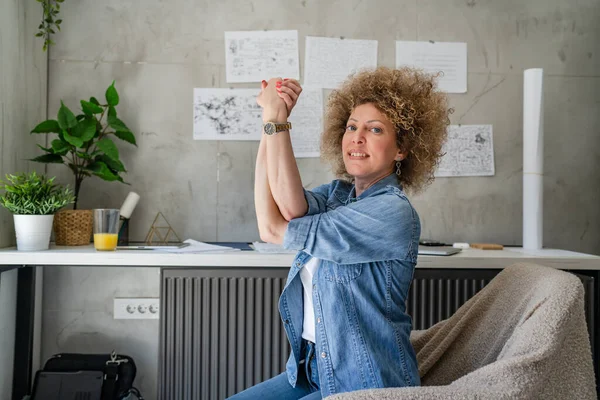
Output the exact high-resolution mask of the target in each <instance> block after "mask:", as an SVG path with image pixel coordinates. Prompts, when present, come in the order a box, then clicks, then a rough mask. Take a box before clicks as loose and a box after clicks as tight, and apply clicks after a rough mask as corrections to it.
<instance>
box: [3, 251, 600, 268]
mask: <svg viewBox="0 0 600 400" xmlns="http://www.w3.org/2000/svg"><path fill="white" fill-rule="evenodd" d="M293 259H294V255H293V254H264V253H258V252H256V251H236V252H230V253H195V254H191V253H187V254H176V253H167V252H163V251H157V250H118V251H114V252H99V251H96V250H94V247H93V246H91V245H90V246H78V247H66V246H52V247H51V248H50V250H46V251H37V252H30V251H17V250H16V249H15V248H6V249H0V265H39V266H42V265H57V266H59V265H64V266H115V267H117V266H134V267H289V266H290V265H291V264H292V261H293ZM516 262H533V263H537V264H542V265H547V266H550V267H554V268H560V269H578V270H586V269H587V270H600V256H595V255H590V254H584V253H576V252H572V251H566V250H552V249H542V250H523V249H522V248H517V247H508V248H505V249H504V250H479V249H464V250H463V251H462V252H460V253H458V254H455V255H452V256H419V259H418V262H417V268H488V269H495V268H504V267H506V266H508V265H510V264H514V263H516Z"/></svg>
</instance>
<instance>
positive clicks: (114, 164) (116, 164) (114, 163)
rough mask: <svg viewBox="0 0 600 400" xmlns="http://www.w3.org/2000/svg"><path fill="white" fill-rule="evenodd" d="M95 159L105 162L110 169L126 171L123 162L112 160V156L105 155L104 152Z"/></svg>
mask: <svg viewBox="0 0 600 400" xmlns="http://www.w3.org/2000/svg"><path fill="white" fill-rule="evenodd" d="M96 161H102V162H103V163H105V164H106V165H108V167H109V168H110V169H112V170H113V171H116V172H127V171H126V170H125V166H124V165H123V163H122V162H121V161H119V160H113V159H112V158H110V157H108V156H106V155H105V154H103V155H100V156H97V157H96Z"/></svg>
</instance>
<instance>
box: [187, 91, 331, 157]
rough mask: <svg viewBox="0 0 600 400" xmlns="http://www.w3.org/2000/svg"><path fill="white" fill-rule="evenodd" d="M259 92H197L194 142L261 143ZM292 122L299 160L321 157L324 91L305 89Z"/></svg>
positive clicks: (195, 93) (291, 119)
mask: <svg viewBox="0 0 600 400" xmlns="http://www.w3.org/2000/svg"><path fill="white" fill-rule="evenodd" d="M258 93H259V89H258V88H257V89H215V88H196V89H194V139H195V140H260V138H261V135H262V108H261V107H260V106H259V105H258V104H256V96H258ZM289 121H290V122H291V123H292V131H293V134H292V135H291V138H292V147H293V149H294V155H295V156H296V157H297V158H305V157H319V155H320V150H319V145H320V138H321V132H322V130H323V91H322V90H321V89H304V90H303V91H302V95H301V96H300V97H299V99H298V103H297V104H296V106H295V107H294V109H293V111H292V114H291V115H290V118H289Z"/></svg>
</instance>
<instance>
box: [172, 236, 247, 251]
mask: <svg viewBox="0 0 600 400" xmlns="http://www.w3.org/2000/svg"><path fill="white" fill-rule="evenodd" d="M183 243H189V244H190V245H189V246H186V247H182V248H180V249H164V250H162V251H167V252H169V253H222V252H229V251H240V249H236V248H233V247H228V246H217V245H215V244H208V243H204V242H199V241H197V240H194V239H187V240H184V241H183Z"/></svg>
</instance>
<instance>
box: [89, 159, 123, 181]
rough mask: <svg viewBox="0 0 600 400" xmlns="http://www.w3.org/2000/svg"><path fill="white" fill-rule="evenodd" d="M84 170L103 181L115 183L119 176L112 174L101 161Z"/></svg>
mask: <svg viewBox="0 0 600 400" xmlns="http://www.w3.org/2000/svg"><path fill="white" fill-rule="evenodd" d="M86 169H87V170H89V171H91V172H92V173H93V174H94V175H96V176H98V177H100V178H102V179H104V180H105V181H116V180H117V179H118V178H119V176H118V175H115V174H113V173H112V171H111V170H110V169H109V168H108V166H107V165H106V164H105V163H103V162H102V161H96V162H94V163H92V164H90V165H88V166H87V168H86Z"/></svg>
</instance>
